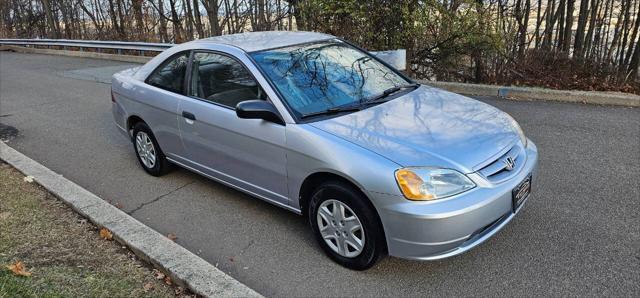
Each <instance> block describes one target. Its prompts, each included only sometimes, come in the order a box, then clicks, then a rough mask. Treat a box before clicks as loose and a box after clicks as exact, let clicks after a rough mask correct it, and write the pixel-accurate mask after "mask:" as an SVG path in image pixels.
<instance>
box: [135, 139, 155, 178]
mask: <svg viewBox="0 0 640 298" xmlns="http://www.w3.org/2000/svg"><path fill="white" fill-rule="evenodd" d="M136 151H138V156H140V160H141V161H142V163H143V164H144V166H145V167H147V168H149V169H151V168H153V167H154V166H155V165H156V149H155V148H154V146H153V142H152V141H151V138H150V137H149V135H148V134H147V133H145V132H144V131H139V132H138V133H137V134H136Z"/></svg>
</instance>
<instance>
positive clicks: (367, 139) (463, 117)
mask: <svg viewBox="0 0 640 298" xmlns="http://www.w3.org/2000/svg"><path fill="white" fill-rule="evenodd" d="M310 125H312V126H314V127H316V128H318V129H321V130H323V131H326V132H329V133H331V134H334V135H336V136H339V137H341V138H343V139H345V140H347V141H350V142H352V143H355V144H357V145H359V146H361V147H363V148H366V149H369V150H371V151H373V152H376V153H377V154H380V155H382V156H384V157H386V158H388V159H390V160H392V161H394V162H396V163H398V164H399V165H401V166H434V167H446V168H454V169H457V170H459V171H462V172H465V173H469V172H474V171H476V170H477V167H478V166H480V165H481V164H483V163H484V162H487V161H489V160H492V158H494V156H495V157H497V156H496V155H497V154H499V153H501V152H503V151H505V150H506V148H507V147H510V146H512V145H513V144H515V143H516V142H517V141H518V140H519V136H518V133H517V132H516V130H515V128H514V127H513V124H512V120H511V119H510V117H509V116H508V115H507V114H506V113H504V112H502V111H500V110H498V109H496V108H494V107H492V106H490V105H488V104H485V103H482V102H480V101H477V100H474V99H471V98H468V97H465V96H462V95H458V94H455V93H451V92H447V91H444V90H440V89H436V88H431V87H427V86H421V87H420V88H418V89H416V90H414V91H412V92H409V93H407V94H405V95H403V96H400V97H398V98H395V99H393V100H390V101H388V102H386V103H383V104H380V105H377V106H374V107H371V108H368V109H365V110H362V111H358V112H355V113H351V114H347V115H343V116H340V117H335V118H331V119H327V120H322V121H318V122H314V123H310Z"/></svg>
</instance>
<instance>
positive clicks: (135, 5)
mask: <svg viewBox="0 0 640 298" xmlns="http://www.w3.org/2000/svg"><path fill="white" fill-rule="evenodd" d="M80 1H82V0H80ZM131 9H132V10H133V18H134V19H135V20H136V31H137V32H136V34H135V36H137V38H138V40H139V41H143V40H146V38H145V32H144V21H143V18H142V0H131Z"/></svg>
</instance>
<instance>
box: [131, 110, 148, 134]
mask: <svg viewBox="0 0 640 298" xmlns="http://www.w3.org/2000/svg"><path fill="white" fill-rule="evenodd" d="M140 122H142V123H145V124H146V123H147V122H145V121H144V120H143V119H142V117H140V116H138V115H129V117H128V118H127V127H126V128H127V133H128V134H129V136H131V137H133V136H132V135H131V132H132V130H133V127H134V126H135V125H136V124H138V123H140Z"/></svg>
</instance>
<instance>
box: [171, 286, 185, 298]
mask: <svg viewBox="0 0 640 298" xmlns="http://www.w3.org/2000/svg"><path fill="white" fill-rule="evenodd" d="M173 293H174V294H175V295H176V296H177V297H182V294H184V288H183V287H176V289H175V290H173Z"/></svg>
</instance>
